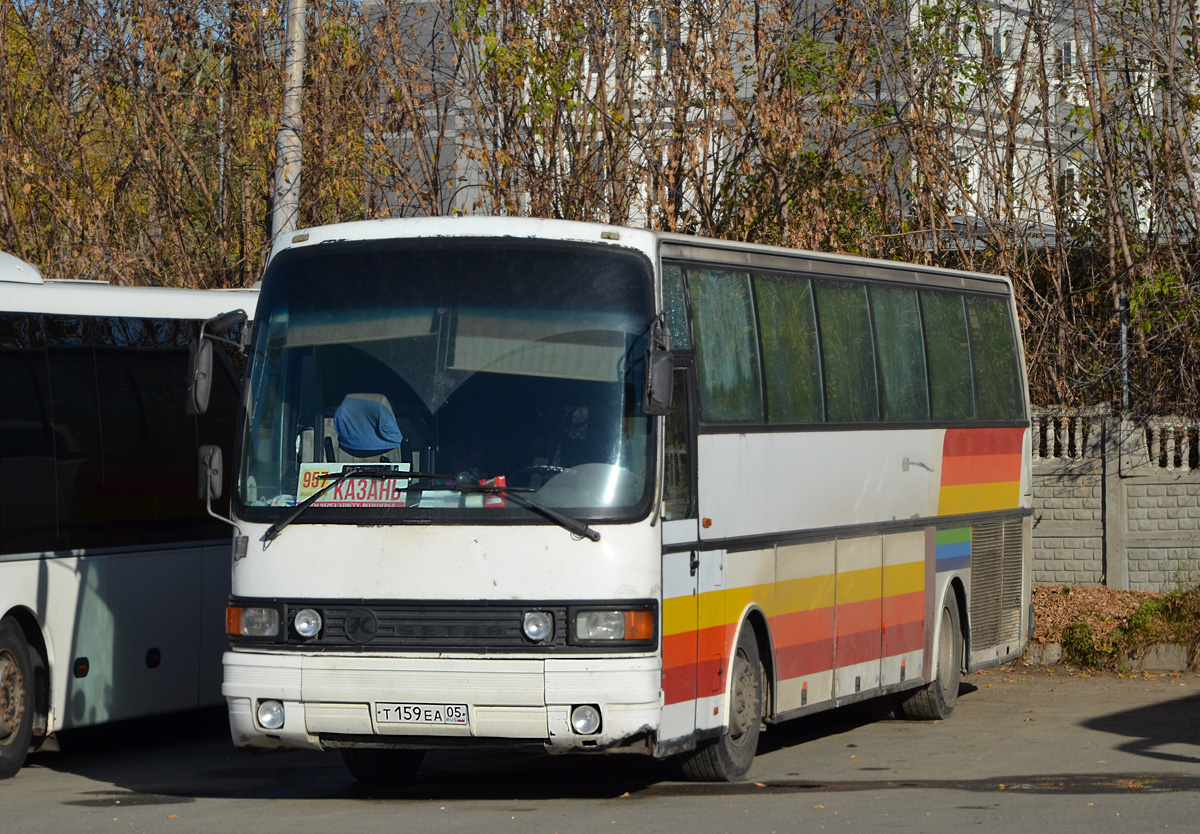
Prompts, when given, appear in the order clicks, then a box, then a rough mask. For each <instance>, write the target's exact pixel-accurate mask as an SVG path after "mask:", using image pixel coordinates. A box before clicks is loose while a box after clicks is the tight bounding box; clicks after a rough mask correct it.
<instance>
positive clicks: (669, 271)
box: [663, 264, 692, 350]
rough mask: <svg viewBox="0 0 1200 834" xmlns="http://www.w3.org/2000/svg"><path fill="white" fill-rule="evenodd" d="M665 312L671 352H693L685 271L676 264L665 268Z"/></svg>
mask: <svg viewBox="0 0 1200 834" xmlns="http://www.w3.org/2000/svg"><path fill="white" fill-rule="evenodd" d="M663 310H664V311H665V312H666V316H667V331H668V333H669V335H670V337H671V345H670V347H671V350H691V348H692V337H691V334H690V333H689V332H688V319H687V298H686V297H685V295H684V291H683V269H682V268H681V267H679V266H676V265H674V264H668V265H667V266H665V267H663Z"/></svg>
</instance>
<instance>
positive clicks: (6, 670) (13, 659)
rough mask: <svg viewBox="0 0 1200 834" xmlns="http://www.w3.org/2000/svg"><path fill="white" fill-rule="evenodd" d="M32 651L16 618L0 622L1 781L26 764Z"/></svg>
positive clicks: (33, 683) (33, 685)
mask: <svg viewBox="0 0 1200 834" xmlns="http://www.w3.org/2000/svg"><path fill="white" fill-rule="evenodd" d="M33 654H34V652H33V651H32V650H31V649H30V646H29V641H28V640H27V639H26V637H25V630H24V629H23V628H22V627H21V625H20V624H19V623H18V622H17V619H16V617H12V616H5V617H4V618H3V619H0V779H5V778H8V777H10V776H15V775H16V774H17V771H19V770H20V769H21V767H22V766H23V765H24V764H25V756H26V754H27V753H28V752H29V744H30V741H31V740H32V738H33V726H34V723H35V720H36V718H37V714H38V709H37V701H36V693H37V690H38V687H37V672H36V667H35V666H34V662H33V659H32V656H33Z"/></svg>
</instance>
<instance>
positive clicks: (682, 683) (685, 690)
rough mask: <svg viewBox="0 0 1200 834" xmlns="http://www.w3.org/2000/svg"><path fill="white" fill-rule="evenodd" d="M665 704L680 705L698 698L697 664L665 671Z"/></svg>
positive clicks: (663, 678)
mask: <svg viewBox="0 0 1200 834" xmlns="http://www.w3.org/2000/svg"><path fill="white" fill-rule="evenodd" d="M662 687H663V703H666V704H678V703H681V702H682V701H693V700H695V698H696V664H695V663H692V664H689V665H687V666H676V667H674V668H671V669H663V676H662Z"/></svg>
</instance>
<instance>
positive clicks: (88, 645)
mask: <svg viewBox="0 0 1200 834" xmlns="http://www.w3.org/2000/svg"><path fill="white" fill-rule="evenodd" d="M256 298H257V292H256V291H236V290H235V291H223V290H213V291H202V290H175V289H159V288H131V287H114V286H109V285H107V284H103V283H97V282H87V281H51V280H43V278H42V276H41V274H40V273H39V271H38V270H37V269H36V268H35V267H33V266H31V265H30V264H27V263H25V262H23V261H21V260H19V259H17V258H14V257H12V256H11V255H7V254H0V392H2V393H0V777H3V776H12V775H13V774H15V773H16V772H17V771H18V770H19V769H20V767H21V765H22V763H23V762H24V760H25V756H26V754H27V752H28V751H29V749H30V747H31V746H33V747H37V746H39V745H41V744H43V743H45V742H46V740H47V739H48V738H51V737H52V736H53V734H54V733H55V732H56V731H58V730H63V729H69V728H74V727H83V726H87V725H92V724H99V723H103V722H108V721H115V720H118V719H125V718H134V717H138V716H145V715H152V714H159V713H168V712H174V711H179V710H187V709H195V708H196V707H198V706H204V705H210V704H220V703H221V702H222V701H221V691H220V687H221V654H222V652H223V651H224V650H225V648H226V646H227V641H226V637H225V633H224V628H223V625H222V623H223V618H224V614H225V607H226V603H227V601H228V594H229V563H230V554H231V547H230V540H231V539H230V531H229V528H228V526H226V525H224V524H222V523H221V522H220V521H217V520H214V519H212V518H210V516H209V515H208V512H207V510H206V507H205V502H204V501H203V500H202V499H201V498H200V497H199V495H198V494H197V477H196V460H197V451H198V447H199V446H200V444H204V443H231V442H232V441H233V437H234V425H235V422H236V408H237V395H238V384H239V381H240V378H239V377H238V376H237V375H236V374H235V371H234V367H233V364H232V363H231V362H229V361H228V360H224V361H218V362H217V363H216V367H217V368H218V370H217V372H216V373H215V374H214V378H213V380H212V383H213V385H212V392H213V393H212V396H213V407H212V408H211V409H210V411H209V412H208V414H207V415H206V416H204V417H195V416H188V415H187V414H185V412H184V402H185V390H186V386H185V384H184V379H183V375H184V373H185V372H186V369H187V366H188V348H189V342H190V341H191V340H192V339H194V338H195V337H196V335H197V333H198V331H199V328H200V324H201V322H202V321H204V320H206V319H208V318H210V317H212V316H214V315H216V314H218V313H222V312H226V311H229V310H230V309H231V308H242V309H245V310H247V311H249V312H253V309H254V304H255V300H256Z"/></svg>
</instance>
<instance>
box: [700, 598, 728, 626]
mask: <svg viewBox="0 0 1200 834" xmlns="http://www.w3.org/2000/svg"><path fill="white" fill-rule="evenodd" d="M698 619H699V622H698V623H697V624H696V626H697V628H700V629H705V628H712V627H713V626H723V625H725V624H726V621H727V620H728V617H726V616H725V590H724V589H723V588H722V589H721V590H718V591H707V592H705V593H703V594H701V595H700V614H699V618H698Z"/></svg>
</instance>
